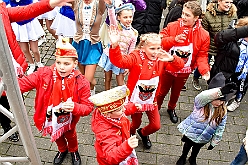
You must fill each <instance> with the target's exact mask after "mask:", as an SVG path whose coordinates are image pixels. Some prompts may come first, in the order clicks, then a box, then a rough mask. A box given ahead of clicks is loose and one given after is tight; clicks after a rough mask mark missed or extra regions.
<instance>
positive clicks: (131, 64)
mask: <svg viewBox="0 0 248 165" xmlns="http://www.w3.org/2000/svg"><path fill="white" fill-rule="evenodd" d="M144 57H145V58H147V57H146V56H144ZM109 58H110V61H111V62H112V63H113V64H114V65H115V66H117V67H119V68H125V69H129V75H128V80H127V87H128V89H129V90H130V95H129V96H131V95H132V92H133V89H134V87H135V85H136V83H137V81H138V80H139V76H140V73H141V69H147V71H149V70H148V68H147V67H142V59H141V57H140V50H134V51H133V52H131V53H130V54H128V55H122V54H121V50H120V47H119V46H117V47H116V48H115V49H113V48H110V49H109ZM174 58H175V59H174V61H172V62H162V61H156V63H157V66H158V68H157V71H156V73H157V74H158V75H160V74H161V73H162V72H163V70H165V69H166V70H169V71H172V72H176V71H178V70H180V69H182V68H183V66H184V61H183V60H182V59H181V58H180V57H178V56H176V55H174Z"/></svg>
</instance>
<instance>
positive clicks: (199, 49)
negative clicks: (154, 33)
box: [160, 19, 210, 75]
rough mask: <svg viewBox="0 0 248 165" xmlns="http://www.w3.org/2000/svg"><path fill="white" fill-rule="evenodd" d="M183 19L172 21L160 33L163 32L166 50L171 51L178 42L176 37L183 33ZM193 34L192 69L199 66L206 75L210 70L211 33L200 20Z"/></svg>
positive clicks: (202, 73) (163, 45) (201, 72)
mask: <svg viewBox="0 0 248 165" xmlns="http://www.w3.org/2000/svg"><path fill="white" fill-rule="evenodd" d="M181 20H182V19H178V21H175V22H171V23H169V24H168V25H167V27H166V28H164V29H163V30H162V31H161V32H160V34H162V36H163V38H162V47H163V49H164V50H166V51H169V50H170V49H171V48H172V47H173V46H175V45H176V44H177V42H176V41H175V37H176V36H177V35H179V34H181V33H182V31H183V28H184V27H183V26H182V24H181ZM193 29H194V30H193V34H192V36H190V37H191V40H192V41H191V42H193V54H192V61H191V65H190V67H191V70H194V69H195V68H196V67H198V69H199V72H200V74H201V75H204V74H205V73H207V72H208V71H209V70H210V67H209V64H208V50H209V45H210V37H209V33H208V32H207V31H206V30H205V29H204V28H203V27H202V26H201V24H200V21H199V22H198V23H197V25H196V26H195V27H193Z"/></svg>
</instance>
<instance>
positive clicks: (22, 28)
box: [11, 18, 45, 42]
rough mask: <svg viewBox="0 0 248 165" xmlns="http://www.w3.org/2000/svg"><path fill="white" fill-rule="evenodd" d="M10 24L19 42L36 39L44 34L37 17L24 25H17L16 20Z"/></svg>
mask: <svg viewBox="0 0 248 165" xmlns="http://www.w3.org/2000/svg"><path fill="white" fill-rule="evenodd" d="M11 26H12V29H13V31H14V33H15V35H16V40H17V41H19V42H29V41H38V39H39V38H40V37H41V36H43V35H45V32H44V30H43V28H42V26H41V25H40V22H39V21H38V19H37V18H34V19H33V20H32V21H30V22H28V23H26V24H24V25H18V24H17V23H16V22H13V23H11Z"/></svg>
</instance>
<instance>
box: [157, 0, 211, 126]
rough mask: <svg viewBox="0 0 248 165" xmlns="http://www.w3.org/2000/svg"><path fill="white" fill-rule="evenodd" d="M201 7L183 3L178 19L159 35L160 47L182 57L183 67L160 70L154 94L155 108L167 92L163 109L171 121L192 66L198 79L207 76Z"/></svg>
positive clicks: (175, 121) (196, 4)
mask: <svg viewBox="0 0 248 165" xmlns="http://www.w3.org/2000/svg"><path fill="white" fill-rule="evenodd" d="M201 15H202V9H201V6H200V5H199V3H198V2H196V1H188V2H187V3H185V4H184V5H183V11H182V18H180V19H178V20H177V21H175V22H171V23H169V24H168V25H167V27H166V28H164V29H163V30H162V31H161V32H160V34H161V35H162V36H163V38H162V47H163V49H164V50H166V51H169V53H171V54H176V55H178V56H179V57H181V58H182V59H183V60H184V63H185V64H184V67H183V68H182V69H181V70H179V71H176V72H172V71H164V72H163V73H162V74H161V76H160V82H159V90H158V93H157V103H158V109H159V110H160V108H161V106H162V104H163V101H164V98H165V96H166V95H167V94H168V93H169V91H171V92H170V99H169V101H168V109H167V112H168V114H169V116H170V120H171V121H172V122H173V123H177V122H178V117H177V115H176V111H175V108H176V104H177V101H178V98H179V96H180V92H181V90H182V88H183V86H184V85H185V83H186V81H187V79H188V77H189V75H190V74H191V73H192V71H193V70H194V68H196V67H198V69H199V72H200V74H201V75H202V78H203V79H205V80H208V79H209V78H210V72H209V71H210V67H209V64H208V49H209V44H210V38H209V33H208V32H207V31H206V30H205V29H203V27H202V26H201V19H200V16H201Z"/></svg>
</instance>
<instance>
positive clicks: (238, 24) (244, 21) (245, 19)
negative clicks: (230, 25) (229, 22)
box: [236, 17, 248, 27]
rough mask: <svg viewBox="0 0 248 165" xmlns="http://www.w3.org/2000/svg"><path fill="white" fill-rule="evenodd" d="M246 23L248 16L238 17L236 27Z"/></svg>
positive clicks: (247, 23) (247, 22)
mask: <svg viewBox="0 0 248 165" xmlns="http://www.w3.org/2000/svg"><path fill="white" fill-rule="evenodd" d="M246 25H248V17H244V18H240V19H238V21H237V24H236V27H242V26H246Z"/></svg>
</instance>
